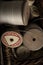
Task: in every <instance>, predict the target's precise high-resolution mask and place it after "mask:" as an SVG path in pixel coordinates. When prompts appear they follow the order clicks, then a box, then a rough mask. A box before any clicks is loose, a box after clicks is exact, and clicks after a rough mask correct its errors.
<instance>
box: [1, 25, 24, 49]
mask: <svg viewBox="0 0 43 65" xmlns="http://www.w3.org/2000/svg"><path fill="white" fill-rule="evenodd" d="M1 29H2V34H1V42H2V43H3V44H4V45H5V46H7V47H10V48H16V47H18V46H20V45H21V44H22V41H23V39H22V35H21V34H20V31H17V30H19V29H18V28H17V27H16V26H12V25H9V26H8V25H5V27H4V26H3V28H1Z"/></svg>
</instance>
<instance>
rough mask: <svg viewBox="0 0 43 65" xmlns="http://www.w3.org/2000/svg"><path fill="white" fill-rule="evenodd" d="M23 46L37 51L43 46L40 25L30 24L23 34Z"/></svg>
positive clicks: (42, 33) (42, 34)
mask: <svg viewBox="0 0 43 65" xmlns="http://www.w3.org/2000/svg"><path fill="white" fill-rule="evenodd" d="M24 46H26V47H27V48H28V49H29V50H32V51H37V50H39V49H41V48H42V47H43V32H42V29H41V28H40V27H38V26H37V25H36V27H35V25H34V26H33V25H31V27H30V29H29V30H28V31H27V32H26V33H25V34H24Z"/></svg>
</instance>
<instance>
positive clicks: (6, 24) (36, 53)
mask: <svg viewBox="0 0 43 65" xmlns="http://www.w3.org/2000/svg"><path fill="white" fill-rule="evenodd" d="M29 1H30V2H31V0H29ZM33 1H34V0H33ZM14 3H15V4H16V5H15V4H14ZM24 3H25V2H24V1H17V2H16V1H14V2H3V4H2V2H1V4H0V6H1V8H0V30H1V32H0V44H1V51H2V52H1V53H2V54H1V55H2V58H1V63H2V60H3V64H2V65H13V64H15V65H22V64H23V65H27V64H30V65H31V64H33V65H37V63H39V62H42V61H41V60H40V58H41V59H43V25H42V21H43V18H35V17H34V15H35V14H34V13H32V12H33V10H32V5H31V6H30V5H28V3H27V2H26V3H25V4H24ZM5 5H6V6H5ZM10 5H11V6H10ZM22 5H23V6H22ZM29 6H30V7H29ZM23 7H24V9H23ZM5 8H6V9H5ZM17 8H18V12H17ZM30 9H31V17H32V18H34V19H32V18H30V19H32V20H30V22H31V23H29V24H28V20H29V17H30ZM33 9H34V6H33ZM21 10H22V12H21ZM35 16H36V17H37V15H35ZM27 24H28V25H27ZM15 25H27V26H24V28H25V29H24V30H23V27H22V29H21V28H20V26H15ZM37 60H39V62H37ZM30 62H31V63H30ZM42 63H43V62H42Z"/></svg>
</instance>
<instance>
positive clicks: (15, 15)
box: [0, 0, 30, 25]
mask: <svg viewBox="0 0 43 65" xmlns="http://www.w3.org/2000/svg"><path fill="white" fill-rule="evenodd" d="M29 17H30V7H29V6H28V3H27V2H25V3H24V1H23V0H21V1H9V2H8V1H7V2H6V1H4V2H0V23H8V24H13V25H27V24H28V20H29Z"/></svg>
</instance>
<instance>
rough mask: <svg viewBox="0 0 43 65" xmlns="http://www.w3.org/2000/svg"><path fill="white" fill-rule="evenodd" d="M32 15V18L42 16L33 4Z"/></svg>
mask: <svg viewBox="0 0 43 65" xmlns="http://www.w3.org/2000/svg"><path fill="white" fill-rule="evenodd" d="M31 15H32V18H33V17H39V16H40V15H39V10H38V8H37V7H36V6H34V5H32V6H31Z"/></svg>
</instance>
